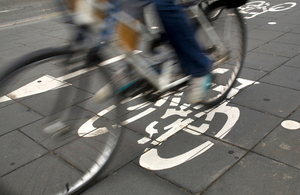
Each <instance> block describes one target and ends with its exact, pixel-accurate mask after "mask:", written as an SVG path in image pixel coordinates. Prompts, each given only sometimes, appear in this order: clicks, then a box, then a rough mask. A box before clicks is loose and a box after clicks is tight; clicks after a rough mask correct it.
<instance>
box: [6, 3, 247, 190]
mask: <svg viewBox="0 0 300 195" xmlns="http://www.w3.org/2000/svg"><path fill="white" fill-rule="evenodd" d="M199 2H200V1H197V3H196V5H198V3H199ZM184 6H185V11H187V12H188V13H189V15H190V17H191V19H192V20H193V21H196V22H197V25H198V30H197V32H196V33H197V36H198V38H199V39H201V43H202V45H203V46H204V51H205V52H207V53H208V55H210V56H211V58H212V59H213V60H214V61H215V62H216V63H215V66H214V67H213V71H212V73H213V74H214V80H213V84H212V86H211V88H210V90H209V93H208V95H207V97H206V99H205V101H204V104H206V105H209V106H213V105H216V104H218V103H220V102H221V101H223V100H224V99H225V98H226V96H227V95H228V93H229V91H230V89H231V88H232V87H233V85H234V82H235V80H236V78H237V77H238V75H239V72H240V70H241V66H242V64H243V61H244V58H245V27H244V22H243V18H242V16H241V15H240V14H239V12H238V11H237V9H235V8H234V9H225V8H222V9H223V10H222V13H221V14H220V15H219V16H218V18H216V19H215V20H214V21H209V19H207V18H206V16H205V14H204V12H203V11H202V9H198V8H197V9H195V8H194V7H192V4H190V5H184ZM97 9H99V10H100V11H101V12H103V10H101V9H103V7H97ZM145 10H146V8H145ZM149 10H152V9H149ZM152 11H153V10H152ZM152 11H150V12H148V13H149V14H148V15H145V16H144V17H145V21H148V22H149V23H148V24H147V22H145V24H143V23H137V22H136V20H134V19H132V18H130V17H129V16H128V15H126V14H124V13H123V14H122V17H118V22H119V23H120V24H121V25H122V27H123V28H124V29H125V30H127V32H131V33H132V34H134V35H138V37H140V40H139V41H138V40H136V39H131V38H130V37H129V38H128V37H127V38H125V39H124V38H123V42H125V45H127V49H128V48H130V50H127V51H126V52H125V53H124V52H123V51H119V47H116V45H115V44H116V43H117V41H115V40H114V41H111V42H109V41H108V42H106V43H105V47H111V49H113V50H114V51H117V52H120V54H122V55H121V56H118V55H116V56H117V58H119V59H120V58H122V59H125V60H126V61H127V62H129V63H130V64H131V66H133V67H134V69H135V70H136V72H137V73H138V75H139V76H140V77H141V78H142V79H141V82H140V85H139V88H138V90H133V89H131V90H129V91H127V92H128V93H127V96H124V94H117V95H114V96H112V97H111V98H110V100H108V101H107V102H104V103H101V104H99V105H97V106H95V104H93V103H91V102H90V101H89V100H90V99H92V97H93V96H94V94H95V93H96V92H97V90H99V89H101V88H102V87H104V86H106V84H107V83H110V84H111V86H112V88H113V89H114V90H116V87H115V86H114V83H113V82H110V79H111V75H112V73H113V72H114V69H115V67H114V66H113V65H112V64H110V65H105V64H107V62H103V63H100V64H99V65H98V63H97V64H95V63H92V64H91V63H90V62H93V60H91V58H92V57H95V56H94V54H95V53H93V48H95V47H96V46H98V44H95V43H96V41H95V40H94V38H95V37H93V36H92V35H91V34H90V33H89V31H88V30H87V28H86V27H85V26H81V27H80V28H77V29H79V30H78V31H77V33H76V36H74V37H73V38H72V39H71V41H70V45H67V46H65V47H62V48H47V49H43V50H40V51H36V52H33V53H30V54H28V55H25V56H24V57H22V58H20V59H19V60H17V61H15V62H13V63H11V64H10V65H8V66H5V67H4V70H2V71H0V73H1V75H0V81H1V85H0V91H1V96H0V98H1V104H0V107H1V108H9V109H16V110H17V112H21V113H24V114H23V115H22V117H25V118H23V119H24V122H23V121H18V123H20V124H15V123H14V122H11V121H7V123H6V124H2V128H3V129H2V131H1V132H2V133H1V136H3V137H5V138H6V140H9V142H5V143H2V147H4V146H5V144H7V145H9V146H14V147H16V149H18V148H17V147H21V148H19V149H18V150H16V151H17V152H18V154H16V155H19V156H20V155H21V156H22V159H18V160H16V157H11V156H10V155H7V160H6V161H5V162H6V163H7V164H5V165H3V167H5V169H4V170H5V171H3V172H1V180H0V185H1V190H2V192H3V193H4V194H14V195H15V194H21V193H22V194H75V193H79V192H81V191H82V190H84V189H85V188H87V187H88V186H89V185H88V184H90V183H91V181H93V179H94V178H95V177H96V176H97V175H98V174H99V173H100V171H101V170H104V169H105V167H104V166H105V165H107V163H108V161H109V159H111V157H112V156H113V152H114V151H115V150H116V148H117V146H118V143H119V140H120V139H121V136H122V124H121V123H120V122H121V121H123V118H124V117H125V116H126V109H125V107H124V105H123V104H122V100H123V99H124V98H127V97H128V96H129V97H130V96H135V95H137V94H140V93H143V94H144V95H145V98H147V99H148V100H150V101H155V100H157V99H159V98H160V97H161V96H162V95H163V94H165V93H167V92H172V91H175V92H176V90H177V89H178V88H182V87H184V86H186V83H187V82H188V80H189V79H190V78H189V76H186V75H183V76H181V75H179V76H180V77H179V78H178V75H177V74H176V77H174V76H173V74H174V73H173V69H174V66H177V64H178V63H176V56H175V55H174V52H173V51H172V48H171V47H170V46H169V45H168V44H167V43H165V42H164V40H161V39H160V32H161V29H160V25H159V23H157V21H153V20H152V19H153V18H154V17H150V18H148V20H147V19H146V18H147V17H148V16H149V15H151V14H153V12H152ZM150 21H151V22H150ZM212 25H213V26H214V28H212ZM220 35H222V36H220ZM82 38H86V39H87V40H88V41H89V40H90V38H91V39H92V41H90V42H91V43H92V44H87V45H84V44H83V45H82ZM88 41H87V42H88ZM157 41H158V42H159V44H157V45H153V43H154V42H155V43H157ZM140 48H144V49H142V50H138V49H140ZM149 48H150V50H149ZM148 50H149V51H148ZM122 52H123V53H122ZM157 61H158V62H157ZM46 105H48V107H45V106H46ZM99 110H100V112H99ZM26 116H27V117H28V116H29V117H28V118H26ZM86 121H88V122H86ZM95 135H97V136H95ZM24 140H26V141H27V142H30V146H31V148H28V149H27V148H22V144H21V143H22V141H24ZM5 147H7V146H5ZM32 148H34V149H32ZM29 150H32V151H31V153H29V152H30V151H29ZM9 151H10V152H11V150H9ZM16 151H14V152H16ZM20 153H21V154H20ZM11 155H12V154H11ZM49 170H51V173H49ZM62 176H63V177H62ZM11 180H14V182H13V185H12V182H8V181H11Z"/></svg>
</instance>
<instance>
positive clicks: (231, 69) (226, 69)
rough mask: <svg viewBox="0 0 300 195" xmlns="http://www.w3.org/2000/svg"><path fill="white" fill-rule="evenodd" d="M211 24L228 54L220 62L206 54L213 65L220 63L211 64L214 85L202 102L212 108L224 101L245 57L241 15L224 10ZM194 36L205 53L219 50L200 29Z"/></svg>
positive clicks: (244, 35) (231, 10)
mask: <svg viewBox="0 0 300 195" xmlns="http://www.w3.org/2000/svg"><path fill="white" fill-rule="evenodd" d="M225 22H226V23H225ZM211 24H212V26H213V27H214V29H215V31H216V33H217V34H218V35H219V37H220V39H221V41H222V42H223V44H224V45H225V47H226V48H227V50H228V51H229V53H228V54H229V55H228V56H226V57H227V59H226V58H223V59H224V61H223V62H222V60H221V59H218V57H216V56H214V52H210V53H208V55H209V56H210V58H211V59H212V60H213V61H214V62H217V61H219V63H214V65H213V66H212V74H213V82H212V85H211V87H210V89H209V90H208V93H207V95H206V97H205V99H204V101H203V102H202V103H203V104H204V105H207V106H214V105H216V104H218V103H220V102H222V101H223V100H224V99H226V97H227V95H228V93H229V92H230V90H231V88H232V87H233V86H234V84H235V82H236V79H237V78H238V76H239V74H240V71H241V68H242V65H243V63H244V60H245V54H246V27H245V24H244V19H243V17H242V15H241V14H240V13H239V12H238V10H237V9H236V8H233V9H223V11H222V13H221V14H220V15H219V16H218V18H217V19H216V20H214V21H211ZM196 35H197V38H199V41H200V44H201V46H202V47H203V48H204V49H205V50H206V51H208V50H209V49H211V48H214V47H215V48H216V47H218V46H215V45H214V44H213V43H212V42H211V41H210V39H209V38H208V37H207V35H206V34H205V32H203V28H201V26H200V27H199V28H198V31H197V34H196Z"/></svg>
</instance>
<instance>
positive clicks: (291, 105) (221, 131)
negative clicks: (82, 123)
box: [0, 1, 300, 194]
mask: <svg viewBox="0 0 300 195" xmlns="http://www.w3.org/2000/svg"><path fill="white" fill-rule="evenodd" d="M294 2H295V3H297V5H296V6H294V7H293V8H291V9H290V10H284V11H282V13H284V15H283V14H281V16H277V15H276V14H273V13H272V14H271V15H267V14H268V13H264V14H259V15H257V16H255V17H253V18H251V19H249V20H247V25H248V29H249V40H248V42H249V47H248V55H247V58H246V63H245V68H244V69H243V71H242V74H241V76H240V79H239V82H238V83H237V85H236V87H235V88H236V90H235V91H233V94H236V93H237V92H239V93H237V94H236V95H234V97H233V99H232V100H230V101H227V102H224V103H222V104H221V105H220V106H218V107H216V108H214V109H212V110H206V109H204V108H203V107H200V106H199V107H193V106H190V105H188V104H186V103H185V100H184V94H185V93H184V89H183V90H182V92H178V93H176V94H171V95H170V96H166V97H165V98H163V99H161V100H159V101H158V102H154V103H147V102H144V101H143V100H142V98H136V99H133V100H131V99H130V100H128V101H127V102H126V104H127V105H128V106H127V107H128V108H127V109H128V112H129V113H128V117H127V120H124V121H123V123H122V125H124V126H125V127H126V130H125V136H124V139H123V140H122V143H121V146H120V149H119V151H118V154H117V156H116V157H115V159H114V160H113V161H112V163H111V164H110V165H109V167H108V169H107V170H105V172H104V173H103V174H102V176H100V177H99V182H98V183H97V184H96V185H95V186H94V187H92V188H91V189H89V190H87V191H86V192H85V193H83V194H99V193H100V194H102V193H103V194H105V193H106V194H199V193H204V194H273V193H275V192H276V193H278V194H297V192H298V191H299V190H300V189H299V187H298V185H297V184H298V182H299V180H298V179H297V178H299V175H300V171H299V168H300V166H299V163H298V162H299V157H298V145H297V144H298V142H297V141H298V140H299V139H298V138H299V133H300V131H299V130H300V129H299V127H298V126H297V125H298V124H299V122H300V121H299V117H300V116H299V106H300V103H299V99H300V98H299V97H300V89H299V87H298V86H299V85H297V84H298V83H299V81H298V80H299V77H298V78H295V76H290V75H293V74H292V73H297V72H299V71H300V70H299V68H300V67H299V63H298V60H297V59H299V51H300V49H299V48H300V47H299V42H297V40H299V39H297V37H299V36H300V35H299V34H300V31H299V27H298V26H299V22H298V21H297V20H291V18H297V17H299V13H300V12H299V5H298V4H299V3H300V2H297V1H294ZM260 3H261V2H260ZM279 3H280V2H278V4H279ZM271 4H272V5H273V3H270V5H271ZM276 4H277V3H274V5H276ZM269 22H276V24H273V23H272V24H269ZM54 23H55V24H56V25H57V24H58V23H56V22H53V26H55V24H54ZM47 24H48V26H49V21H45V22H44V23H43V22H41V23H36V24H34V26H35V28H34V31H26V32H27V33H29V32H30V34H31V35H32V34H34V33H37V35H39V36H41V37H42V36H44V39H42V38H41V41H40V42H39V43H38V41H36V42H35V43H34V44H33V45H32V39H31V40H30V39H29V40H28V44H27V42H26V47H20V46H19V47H14V45H13V44H16V43H20V41H22V42H24V44H23V46H25V41H27V39H26V37H25V38H24V39H23V40H21V39H13V37H14V36H17V37H21V36H26V33H25V31H23V33H22V31H20V32H19V33H14V35H10V34H9V33H3V32H5V31H1V33H0V35H1V36H3V37H4V36H5V37H10V38H11V39H12V40H15V41H10V43H11V44H10V47H11V48H8V49H2V50H1V52H0V55H1V56H5V54H7V53H8V52H13V51H14V54H16V55H17V54H18V53H17V52H21V53H24V51H25V49H28V48H32V47H35V48H36V47H41V48H42V47H43V46H42V45H43V40H49V43H50V42H51V41H50V40H52V41H53V40H57V37H58V36H59V34H60V33H59V32H57V31H56V32H55V31H53V30H50V29H46V27H47ZM276 25H280V26H286V28H283V29H282V28H280V30H277V28H278V27H277V26H276ZM272 27H273V28H272ZM22 28H23V29H25V28H26V29H29V28H30V29H32V26H30V27H28V26H26V25H25V26H22ZM15 29H18V28H15ZM20 29H21V27H20ZM272 29H273V30H272ZM274 29H276V30H274ZM59 31H61V32H63V29H60V30H59ZM41 32H42V33H41ZM41 34H42V35H41ZM45 34H47V35H45ZM268 34H269V35H270V36H267V35H268ZM49 35H53V36H49ZM39 36H37V37H39ZM45 36H46V37H47V38H46V39H45ZM60 36H61V37H60V39H61V40H64V38H63V34H61V35H60ZM293 40H294V41H293ZM2 45H4V44H3V43H2ZM275 46H276V47H275ZM27 47H28V48H27ZM296 75H299V74H296ZM281 77H283V78H281ZM87 107H88V109H90V110H92V111H93V109H98V108H97V107H95V106H94V105H88V106H87ZM297 127H298V128H297ZM108 173H110V174H111V175H109V176H108V177H106V178H105V179H104V180H102V178H103V177H104V176H106V175H107V174H108Z"/></svg>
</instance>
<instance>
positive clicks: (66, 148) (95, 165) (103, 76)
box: [0, 49, 122, 195]
mask: <svg viewBox="0 0 300 195" xmlns="http://www.w3.org/2000/svg"><path fill="white" fill-rule="evenodd" d="M66 54H68V52H66V51H65V53H64V51H63V50H62V51H57V50H55V49H49V50H48V51H44V53H43V55H40V54H37V53H34V54H32V55H28V56H25V57H24V58H22V59H20V60H19V61H17V62H15V63H16V64H13V65H14V66H15V67H18V68H17V70H16V71H14V72H10V74H8V76H6V77H5V78H0V80H1V81H2V82H1V83H0V92H1V94H0V98H1V99H0V100H1V101H0V115H1V116H3V117H1V120H3V123H1V130H0V146H1V148H4V147H8V148H7V149H5V150H1V151H0V155H1V156H9V158H5V159H4V160H3V161H1V162H3V164H2V163H1V164H2V166H3V169H2V171H0V186H1V188H2V186H4V187H3V191H4V192H5V193H4V194H12V195H16V194H51V195H53V194H71V193H74V192H77V191H78V190H79V189H81V188H82V187H83V186H85V185H86V184H87V183H88V182H90V181H91V180H92V179H93V178H94V177H95V176H96V175H97V174H98V173H99V171H100V170H101V169H102V167H103V166H104V165H105V163H106V162H107V161H108V159H109V158H110V156H111V155H112V152H113V151H114V149H115V147H116V145H117V143H118V140H119V137H120V133H121V130H120V128H121V127H120V126H119V125H116V124H119V118H120V117H119V116H118V115H115V114H114V113H118V114H119V115H122V113H121V111H120V109H119V107H118V105H119V102H120V99H119V97H118V96H114V97H112V98H111V99H110V100H109V101H108V102H105V103H103V104H101V105H93V106H92V109H90V108H89V107H88V106H86V105H87V104H93V103H92V102H90V99H91V98H92V97H93V95H94V94H95V93H96V91H97V90H99V89H100V88H101V87H103V86H105V85H106V84H107V83H108V82H109V81H108V78H109V73H108V72H107V71H105V70H104V68H103V67H97V66H95V67H90V68H85V67H84V64H85V62H84V61H82V60H80V59H79V60H78V61H76V62H75V61H72V63H71V61H70V60H69V55H66ZM74 55H76V53H74V54H73V55H72V57H76V56H74ZM81 55H82V54H81ZM76 59H78V58H76ZM82 59H84V58H82ZM66 62H68V63H67V64H66ZM22 63H23V64H22ZM20 67H22V68H20ZM112 105H114V106H113V107H112V108H111V109H110V110H107V108H110V107H111V106H112ZM105 109H106V110H105ZM110 112H111V113H110ZM113 112H114V113H113ZM97 113H101V114H100V115H97ZM10 116H13V117H14V119H13V120H12V119H10ZM80 129H84V130H83V131H81V132H80V131H79V130H80ZM11 181H13V182H11ZM6 183H14V185H13V186H5V185H6ZM1 190H2V189H1ZM1 192H2V191H1Z"/></svg>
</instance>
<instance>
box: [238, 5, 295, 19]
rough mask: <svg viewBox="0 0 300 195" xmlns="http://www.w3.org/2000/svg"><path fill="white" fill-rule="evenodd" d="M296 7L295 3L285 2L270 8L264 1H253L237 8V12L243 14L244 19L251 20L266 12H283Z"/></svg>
mask: <svg viewBox="0 0 300 195" xmlns="http://www.w3.org/2000/svg"><path fill="white" fill-rule="evenodd" d="M296 5H297V3H295V2H286V3H281V4H277V5H274V6H271V4H270V3H268V2H266V1H253V2H249V3H247V4H245V5H243V6H241V7H239V11H240V12H241V13H242V14H245V19H251V18H254V17H256V16H258V15H261V14H264V13H267V12H280V11H285V10H288V9H291V8H293V7H295V6H296Z"/></svg>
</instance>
